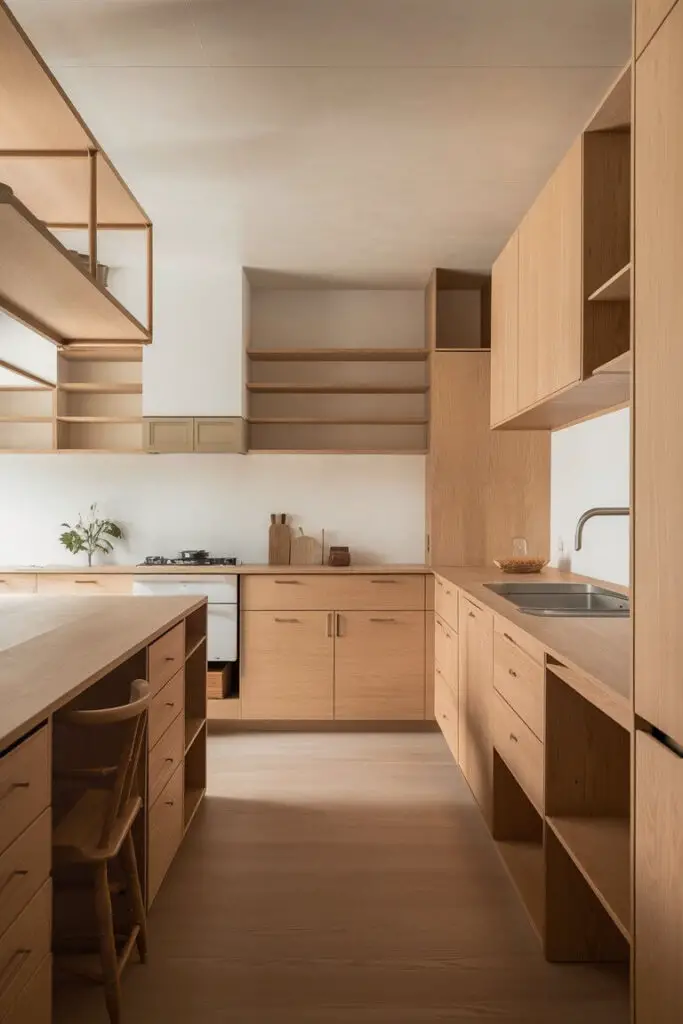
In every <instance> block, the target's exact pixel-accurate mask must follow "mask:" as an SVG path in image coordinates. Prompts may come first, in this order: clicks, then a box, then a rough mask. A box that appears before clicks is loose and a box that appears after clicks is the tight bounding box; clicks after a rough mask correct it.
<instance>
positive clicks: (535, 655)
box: [493, 615, 545, 665]
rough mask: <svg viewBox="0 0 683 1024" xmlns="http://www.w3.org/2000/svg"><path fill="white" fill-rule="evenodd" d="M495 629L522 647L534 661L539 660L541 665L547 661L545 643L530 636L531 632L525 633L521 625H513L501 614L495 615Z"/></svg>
mask: <svg viewBox="0 0 683 1024" xmlns="http://www.w3.org/2000/svg"><path fill="white" fill-rule="evenodd" d="M493 628H494V630H495V632H496V633H499V634H500V635H501V636H502V637H505V639H506V640H509V641H510V643H512V644H515V646H517V647H519V648H521V649H522V650H523V651H524V653H525V654H528V655H529V657H530V658H531V659H532V661H536V662H538V664H539V665H543V664H544V663H545V648H544V646H543V644H541V643H539V641H538V640H536V639H535V637H533V636H530V634H529V633H525V631H524V630H523V629H520V628H519V626H515V625H513V624H512V623H511V622H508V620H507V619H503V618H501V616H500V615H496V616H495V617H494V626H493Z"/></svg>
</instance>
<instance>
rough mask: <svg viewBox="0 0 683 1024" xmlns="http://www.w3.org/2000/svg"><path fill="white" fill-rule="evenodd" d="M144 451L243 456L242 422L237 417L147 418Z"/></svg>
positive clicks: (244, 443) (243, 426) (244, 442)
mask: <svg viewBox="0 0 683 1024" xmlns="http://www.w3.org/2000/svg"><path fill="white" fill-rule="evenodd" d="M145 448H146V449H147V451H149V452H153V453H156V454H164V453H165V454H171V453H173V452H179V453H183V452H194V453H197V454H201V453H205V454H206V453H219V452H227V453H231V454H243V453H244V452H245V451H246V438H245V423H244V420H243V419H242V418H241V417H240V416H184V417H174V418H172V417H167V416H161V417H155V418H149V419H146V420H145Z"/></svg>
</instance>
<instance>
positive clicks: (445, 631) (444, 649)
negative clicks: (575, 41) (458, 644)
mask: <svg viewBox="0 0 683 1024" xmlns="http://www.w3.org/2000/svg"><path fill="white" fill-rule="evenodd" d="M455 639H456V636H455V633H453V632H451V628H450V627H449V626H447V625H446V623H445V622H444V621H443V619H442V618H441V617H440V616H439V615H436V614H435V616H434V662H435V664H436V665H438V666H439V668H440V669H441V670H442V671H443V673H444V674H445V675H446V676H450V674H451V667H452V663H453V646H454V641H455Z"/></svg>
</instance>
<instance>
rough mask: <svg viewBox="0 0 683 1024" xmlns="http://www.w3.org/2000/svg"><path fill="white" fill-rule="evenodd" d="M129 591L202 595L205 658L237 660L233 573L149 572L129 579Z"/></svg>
mask: <svg viewBox="0 0 683 1024" xmlns="http://www.w3.org/2000/svg"><path fill="white" fill-rule="evenodd" d="M133 593H134V594H137V595H141V596H147V597H179V596H180V597H195V596H196V597H206V598H207V599H208V602H209V607H208V637H207V657H208V660H209V661H237V574H236V573H201V574H200V573H187V574H186V573H171V572H169V573H159V574H158V575H157V574H156V573H150V574H144V575H143V574H141V575H140V576H135V577H134V578H133Z"/></svg>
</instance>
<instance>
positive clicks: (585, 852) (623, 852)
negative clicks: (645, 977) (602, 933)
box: [548, 817, 631, 939]
mask: <svg viewBox="0 0 683 1024" xmlns="http://www.w3.org/2000/svg"><path fill="white" fill-rule="evenodd" d="M548 825H549V826H550V828H551V829H552V830H553V832H554V833H555V835H556V836H557V838H558V839H559V841H560V842H561V843H562V845H563V846H564V848H565V850H566V851H567V853H568V854H569V856H570V857H571V859H572V860H573V861H574V864H575V865H576V867H577V868H578V869H579V871H580V872H581V874H582V875H583V877H584V878H585V879H586V881H587V882H588V884H589V885H590V887H591V889H592V890H593V892H594V893H595V895H596V896H597V897H598V899H599V900H600V902H601V903H602V905H603V907H604V908H605V910H606V911H607V913H608V914H609V915H610V917H611V918H612V920H613V921H614V923H615V924H616V926H617V928H618V929H619V931H620V932H621V933H622V935H623V936H624V937H625V938H626V939H630V936H631V924H630V916H631V872H630V863H631V858H630V844H631V835H630V827H629V820H628V818H561V817H555V818H548Z"/></svg>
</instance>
